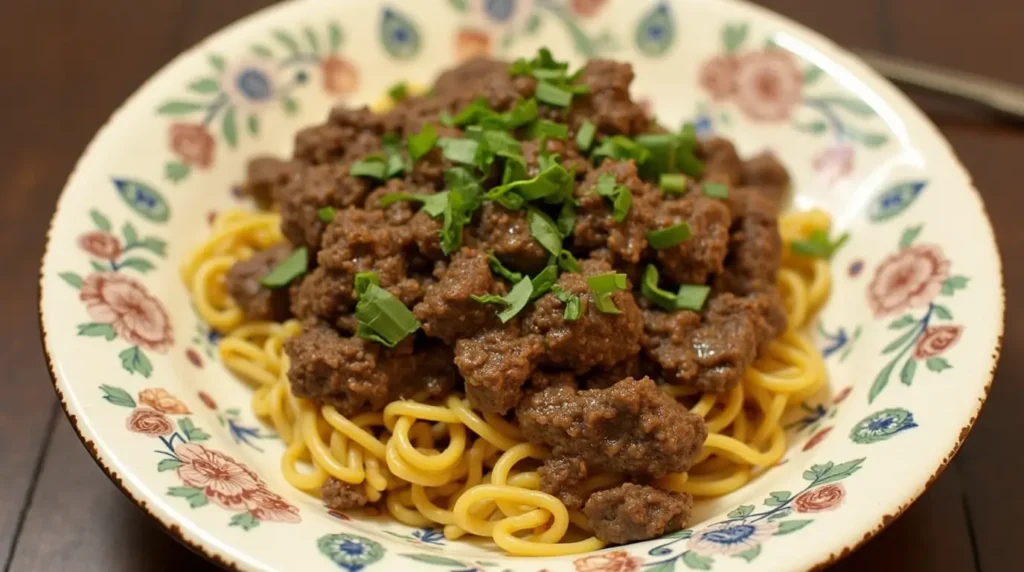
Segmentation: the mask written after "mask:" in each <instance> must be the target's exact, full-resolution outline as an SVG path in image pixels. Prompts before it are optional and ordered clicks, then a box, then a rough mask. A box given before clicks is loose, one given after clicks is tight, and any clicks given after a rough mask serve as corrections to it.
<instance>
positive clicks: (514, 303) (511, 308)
mask: <svg viewBox="0 0 1024 572" xmlns="http://www.w3.org/2000/svg"><path fill="white" fill-rule="evenodd" d="M531 294H533V282H532V281H531V280H530V278H529V277H526V278H523V279H522V280H520V281H519V282H516V285H515V286H513V287H512V289H511V290H509V292H508V294H506V295H505V301H506V302H507V303H508V308H506V309H505V310H504V311H502V312H500V313H499V314H498V318H499V319H500V320H501V323H503V324H504V323H506V322H508V321H509V320H511V319H512V318H514V317H515V316H516V314H518V313H519V312H522V311H523V308H525V307H526V304H528V303H529V302H530V295H531Z"/></svg>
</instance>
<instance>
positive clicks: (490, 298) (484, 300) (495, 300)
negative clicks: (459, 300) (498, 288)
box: [469, 294, 509, 306]
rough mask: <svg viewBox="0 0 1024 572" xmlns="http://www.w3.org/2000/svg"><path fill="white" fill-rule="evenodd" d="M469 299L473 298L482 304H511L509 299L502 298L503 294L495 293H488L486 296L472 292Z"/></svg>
mask: <svg viewBox="0 0 1024 572" xmlns="http://www.w3.org/2000/svg"><path fill="white" fill-rule="evenodd" d="M469 299H470V300H473V301H474V302H480V303H481V304H497V305H499V306H508V305H509V301H508V300H506V299H504V298H502V297H501V296H498V295H495V294H487V295H484V296H477V295H476V294H471V295H470V296H469Z"/></svg>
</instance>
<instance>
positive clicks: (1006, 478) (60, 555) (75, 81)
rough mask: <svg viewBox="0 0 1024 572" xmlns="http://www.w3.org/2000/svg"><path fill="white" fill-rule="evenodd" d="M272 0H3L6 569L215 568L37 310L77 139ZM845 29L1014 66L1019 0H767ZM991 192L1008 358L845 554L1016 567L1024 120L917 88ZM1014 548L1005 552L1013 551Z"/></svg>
mask: <svg viewBox="0 0 1024 572" xmlns="http://www.w3.org/2000/svg"><path fill="white" fill-rule="evenodd" d="M270 3H271V2H270V0H231V1H230V2H228V1H218V2H210V1H202V0H161V1H158V2H135V1H130V0H100V1H97V2H82V1H81V0H38V1H34V2H27V1H26V2H17V1H9V2H2V3H0V53H2V54H6V55H5V56H4V57H3V63H2V64H0V72H2V73H0V78H2V80H0V82H2V84H0V85H2V87H0V114H2V117H3V118H4V120H3V121H2V123H0V125H2V137H0V221H2V222H0V261H2V264H3V266H4V270H3V271H2V272H0V313H2V315H3V316H5V319H10V320H11V321H10V322H7V326H5V327H4V328H2V329H0V363H2V364H3V368H4V373H3V376H2V381H0V383H3V385H4V387H5V389H4V390H3V398H2V399H0V553H2V554H4V561H5V564H6V568H5V569H9V570H14V571H18V572H20V571H29V570H31V571H37V570H38V571H51V570H74V571H76V572H77V571H89V570H98V571H104V572H118V571H122V570H179V569H184V568H185V567H188V569H194V570H207V569H212V568H213V567H212V565H210V564H207V563H206V562H205V561H203V560H201V559H200V558H199V557H197V556H194V555H193V554H192V553H190V552H189V551H188V550H186V549H185V548H183V547H181V546H180V545H178V544H177V543H176V542H175V541H174V540H172V539H171V538H170V537H169V536H166V535H164V533H163V532H161V530H160V529H159V528H158V527H157V525H155V524H154V523H152V522H150V521H149V519H148V518H147V517H146V516H145V515H144V514H143V513H142V512H141V511H139V510H138V509H136V508H135V507H134V505H132V503H131V502H129V501H128V500H127V499H126V498H125V497H123V496H122V495H121V493H120V492H118V491H117V489H115V488H114V486H113V485H112V484H111V483H110V482H108V480H107V478H106V477H105V476H104V475H103V473H101V472H100V470H99V469H98V468H97V466H96V465H95V464H94V463H93V462H92V460H91V459H90V457H89V455H88V453H87V452H86V450H85V448H84V447H82V445H81V443H79V441H78V439H77V438H76V437H75V435H74V433H73V432H72V430H71V428H70V426H69V425H68V422H67V421H66V419H65V417H64V415H63V413H62V412H61V411H60V409H59V407H58V406H57V405H56V402H55V399H54V395H53V389H52V387H51V384H50V380H49V379H48V377H47V374H46V367H45V365H44V363H43V356H42V352H41V349H40V345H39V337H38V334H37V324H36V320H37V318H36V309H35V308H36V288H37V286H36V284H37V275H38V265H39V262H38V261H39V258H40V257H41V254H42V250H43V238H44V231H45V229H46V225H47V221H48V220H49V218H50V214H51V212H52V210H53V205H54V202H55V201H56V198H57V195H58V193H59V192H60V189H61V186H62V185H63V184H64V181H65V179H66V177H67V176H68V173H69V172H70V171H71V168H72V166H73V165H74V162H75V160H76V159H77V157H78V155H79V153H81V151H82V149H83V148H84V147H85V145H86V143H87V142H88V141H89V139H90V138H91V137H92V135H93V133H94V132H95V131H96V130H97V128H99V127H100V125H101V124H102V123H103V122H104V121H105V120H106V118H107V117H108V115H109V114H110V113H111V112H112V111H113V110H114V108H115V107H116V106H117V105H118V104H119V103H120V102H121V101H123V100H124V99H125V98H126V97H127V96H128V95H129V94H130V93H131V92H132V91H133V90H135V88H136V87H137V86H138V85H139V84H141V83H142V82H143V80H145V79H146V78H147V77H148V76H149V74H151V73H152V72H153V70H156V69H158V68H159V67H161V66H162V65H163V64H165V63H166V62H167V61H169V60H170V59H171V58H172V57H173V56H174V55H175V54H177V53H178V52H179V51H181V50H182V49H184V48H186V47H187V46H190V45H192V44H194V43H195V42H197V41H199V40H200V39H201V38H203V37H204V36H206V35H207V34H209V33H211V32H213V31H215V30H217V29H218V28H220V27H222V26H224V25H225V24H227V23H229V22H231V21H232V20H234V19H236V18H238V17H239V16H242V15H244V14H247V13H249V12H251V11H253V10H256V9H258V8H260V7H262V6H264V5H266V4H270ZM761 3H762V4H765V5H767V6H769V7H771V8H774V9H776V10H778V11H780V12H782V13H784V14H787V15H789V16H791V17H793V18H795V19H796V20H799V21H801V22H803V23H805V24H808V25H810V26H811V27H814V28H817V29H818V30H820V31H822V32H824V33H825V34H827V35H829V36H831V37H832V38H834V39H835V40H837V41H838V42H840V43H842V44H844V45H848V46H852V47H861V48H870V49H874V50H879V51H883V52H888V53H892V54H896V55H900V56H907V57H913V58H918V59H921V60H925V61H930V62H934V63H938V64H943V65H947V66H953V67H959V68H962V69H965V70H970V71H973V72H978V73H982V74H987V75H991V76H994V77H998V78H1002V79H1005V80H1011V81H1016V82H1017V83H1020V84H1024V66H1021V65H1020V62H1019V57H1018V56H1019V48H1018V47H1016V46H1015V45H1014V41H1012V40H1011V38H1015V37H1017V35H1018V34H1019V32H1020V23H1021V18H1020V14H1021V12H1020V7H1019V0H986V1H984V2H973V3H970V5H969V6H968V5H965V4H964V3H962V2H957V1H954V0H862V1H860V2H840V1H831V2H823V1H819V0H764V1H762V2H761ZM912 95H914V97H915V99H916V100H917V101H918V103H919V104H920V105H921V106H922V107H924V109H925V110H926V111H927V112H928V113H929V114H930V115H931V116H932V118H933V119H934V120H935V121H936V122H937V123H938V124H939V126H940V127H941V128H942V130H943V132H944V133H945V135H946V137H948V138H949V139H950V140H951V141H952V143H953V146H954V147H955V148H956V151H957V152H958V153H959V155H960V157H961V158H962V160H963V162H964V163H965V164H966V165H967V167H968V169H969V170H970V171H971V173H972V174H973V175H974V180H975V182H976V183H977V186H978V188H980V189H981V192H982V194H983V195H984V198H985V202H986V205H987V206H988V211H989V214H990V216H991V217H992V222H993V223H994V225H995V229H996V235H997V237H998V240H999V245H1000V247H1001V249H1002V252H1003V259H1004V266H1005V272H1006V291H1007V292H1008V293H1009V307H1008V309H1007V328H1006V336H1005V340H1004V344H1003V359H1002V363H1001V364H1000V367H999V371H998V375H997V379H996V383H995V386H994V389H993V391H992V394H991V396H990V398H989V401H988V404H987V405H986V407H985V410H984V414H983V415H982V416H981V418H980V420H979V421H978V423H977V425H976V426H975V428H974V431H973V433H971V436H970V438H969V439H968V440H967V443H966V444H965V445H964V447H963V449H962V451H961V452H960V454H959V456H958V457H957V458H956V459H955V461H954V462H953V463H952V464H951V465H950V468H949V469H948V470H947V471H946V472H945V473H944V474H943V475H942V477H941V478H940V479H939V480H938V481H937V482H936V483H935V485H934V486H933V487H932V488H931V489H930V490H929V491H928V492H927V493H925V495H924V496H923V497H922V498H921V499H920V500H919V501H918V502H917V503H916V504H915V505H913V506H912V507H911V508H910V510H908V511H907V513H906V514H905V515H904V516H903V517H901V518H900V519H899V520H897V521H896V522H895V523H894V524H892V526H890V527H889V529H888V530H886V531H885V532H883V533H882V534H881V535H879V536H878V537H877V538H876V539H874V540H872V541H871V542H869V543H868V544H867V545H866V546H865V547H863V548H862V549H861V550H860V551H858V552H856V553H855V554H854V555H852V556H851V557H849V558H848V559H846V560H845V561H843V562H841V563H840V564H839V565H837V566H836V567H835V569H837V570H862V569H876V568H881V569H886V570H889V569H892V570H922V571H924V570H928V571H936V570H955V571H960V570H965V571H966V570H985V571H987V572H992V571H998V570H1019V569H1021V566H1022V565H1021V563H1020V558H1019V555H1020V551H1021V545H1022V542H1024V534H1022V531H1024V524H1022V523H1024V494H1021V493H1020V486H1019V483H1020V475H1021V474H1024V460H1022V459H1024V456H1022V455H1021V454H1020V444H1021V436H1022V435H1024V414H1021V412H1020V408H1021V406H1022V405H1024V384H1022V382H1021V380H1022V379H1024V330H1022V329H1021V328H1017V327H1016V325H1017V324H1020V323H1024V307H1022V306H1021V303H1020V298H1018V297H1017V296H1016V295H1015V294H1016V293H1017V292H1020V291H1022V290H1024V270H1022V268H1021V267H1018V266H1017V265H1016V264H1011V263H1010V262H1011V261H1013V260H1020V257H1021V256H1024V225H1022V224H1021V222H1020V215H1021V213H1022V210H1021V208H1020V196H1019V195H1020V194H1021V193H1022V192H1024V189H1022V188H1021V183H1020V180H1021V178H1022V175H1021V166H1020V165H1021V158H1022V157H1024V127H1022V126H1021V125H1018V126H1016V127H1014V126H1010V125H1006V124H1000V123H998V122H996V121H995V120H993V119H992V118H990V117H988V116H986V115H985V114H983V113H980V112H977V111H975V110H971V109H967V108H966V107H964V106H962V105H960V104H950V103H949V102H946V101H943V100H941V99H939V98H936V97H933V96H926V95H924V94H912ZM1015 562H1016V563H1017V564H1014V563H1015Z"/></svg>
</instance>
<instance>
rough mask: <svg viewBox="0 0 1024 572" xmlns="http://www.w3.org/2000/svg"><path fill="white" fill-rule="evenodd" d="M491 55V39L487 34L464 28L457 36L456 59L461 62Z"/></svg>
mask: <svg viewBox="0 0 1024 572" xmlns="http://www.w3.org/2000/svg"><path fill="white" fill-rule="evenodd" d="M489 55H491V37H490V36H489V35H488V34H487V32H483V31H480V30H475V29H471V28H463V29H461V30H459V33H458V34H457V35H456V36H455V58H456V59H457V60H459V61H460V62H463V61H466V60H469V59H473V58H475V57H477V56H489Z"/></svg>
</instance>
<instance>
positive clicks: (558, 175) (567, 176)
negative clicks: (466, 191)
mask: <svg viewBox="0 0 1024 572" xmlns="http://www.w3.org/2000/svg"><path fill="white" fill-rule="evenodd" d="M572 184H573V176H572V174H571V173H569V171H566V170H565V167H562V166H561V165H559V164H557V163H554V164H552V165H549V166H548V167H547V168H546V169H544V170H543V171H541V172H539V173H537V176H535V177H533V178H530V179H524V180H520V181H513V182H511V183H508V184H505V185H499V186H497V187H494V188H493V189H491V190H490V191H488V192H487V194H486V195H485V198H488V199H491V200H498V199H499V198H500V197H502V196H503V195H506V194H508V193H512V192H514V193H515V194H517V195H519V196H521V197H522V198H523V199H525V200H527V201H535V200H538V199H544V198H548V197H551V196H563V195H565V194H568V193H570V192H572Z"/></svg>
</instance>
